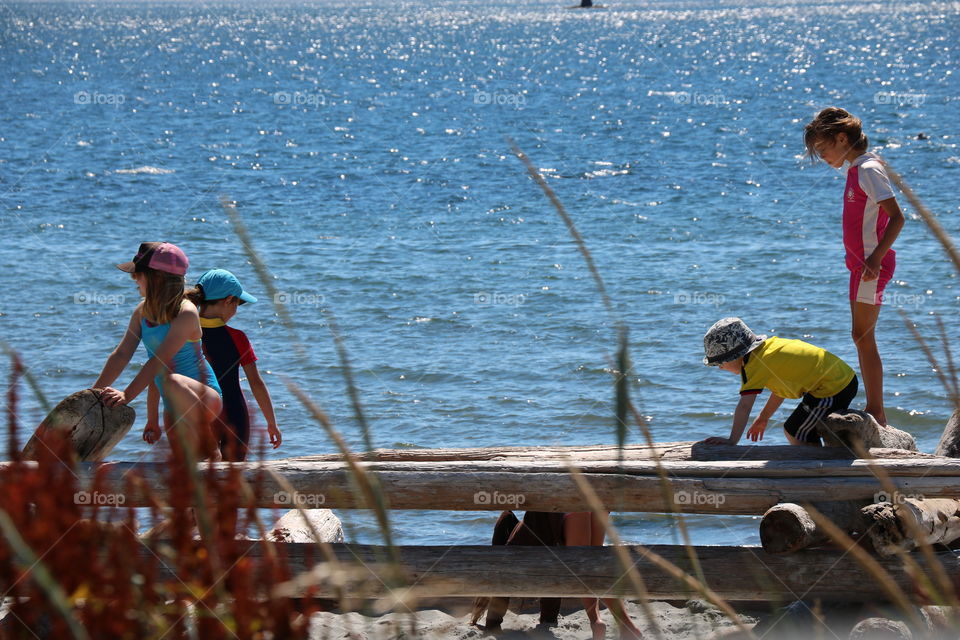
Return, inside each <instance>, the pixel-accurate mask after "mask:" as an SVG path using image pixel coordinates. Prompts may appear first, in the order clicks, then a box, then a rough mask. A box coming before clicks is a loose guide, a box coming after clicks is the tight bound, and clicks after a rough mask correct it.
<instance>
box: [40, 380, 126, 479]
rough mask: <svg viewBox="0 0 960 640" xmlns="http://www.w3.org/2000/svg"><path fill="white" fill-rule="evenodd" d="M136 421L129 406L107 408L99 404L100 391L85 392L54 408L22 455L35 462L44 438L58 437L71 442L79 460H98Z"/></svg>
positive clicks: (73, 395)
mask: <svg viewBox="0 0 960 640" xmlns="http://www.w3.org/2000/svg"><path fill="white" fill-rule="evenodd" d="M135 418H136V414H135V413H134V410H133V408H132V407H128V406H126V405H121V406H117V407H106V406H104V405H103V403H102V402H100V392H99V391H95V390H93V389H84V390H83V391H78V392H76V393H74V394H71V395H69V396H67V397H66V398H65V399H64V400H63V401H61V402H60V404H58V405H57V406H56V407H54V408H53V410H52V411H51V412H50V413H49V415H47V417H46V418H44V420H43V422H41V423H40V426H38V427H37V429H36V431H35V432H34V433H33V436H32V437H31V438H30V440H28V441H27V444H26V445H24V447H23V451H22V452H21V455H22V456H23V458H24V459H25V460H36V459H37V454H38V450H39V448H40V447H42V446H44V445H43V444H42V442H43V439H45V438H47V437H51V436H54V437H55V436H61V437H66V438H69V439H70V442H71V444H72V446H73V449H74V451H76V454H77V459H78V460H80V461H89V462H96V461H100V460H103V459H104V458H105V457H106V456H107V454H109V453H110V452H111V451H112V450H113V448H114V447H115V446H117V443H118V442H120V441H121V440H122V439H123V437H124V436H125V435H127V432H128V431H130V427H131V426H133V421H134V419H135ZM65 462H66V461H65Z"/></svg>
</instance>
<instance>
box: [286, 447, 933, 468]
mask: <svg viewBox="0 0 960 640" xmlns="http://www.w3.org/2000/svg"><path fill="white" fill-rule="evenodd" d="M356 453H357V456H358V458H359V459H362V460H368V461H378V462H444V461H464V462H466V461H484V460H499V461H506V460H537V461H546V460H564V459H568V458H569V459H571V460H575V461H577V462H578V463H583V462H586V461H597V460H617V459H618V457H619V451H618V449H617V447H616V446H614V445H587V446H573V447H565V446H549V447H477V448H471V449H376V450H375V451H372V452H370V453H361V452H356ZM870 453H871V455H873V456H874V457H876V458H915V457H927V456H929V454H924V453H919V452H917V451H904V450H899V449H889V448H876V449H871V451H870ZM855 457H856V456H855V455H854V454H853V452H852V451H850V450H847V449H844V448H832V447H803V448H800V447H793V446H790V445H772V446H767V445H763V446H757V445H708V444H703V443H702V442H661V443H657V444H656V445H655V446H654V447H653V448H650V447H648V446H646V445H639V444H633V445H627V446H626V447H624V450H623V459H624V460H627V461H637V460H652V459H653V458H659V459H660V460H663V461H665V462H666V461H684V460H717V461H721V460H729V461H740V460H849V459H853V458H855ZM342 459H343V458H342V456H341V455H340V454H322V455H312V456H299V457H296V458H289V460H291V461H293V460H301V461H305V462H339V461H341V460H342Z"/></svg>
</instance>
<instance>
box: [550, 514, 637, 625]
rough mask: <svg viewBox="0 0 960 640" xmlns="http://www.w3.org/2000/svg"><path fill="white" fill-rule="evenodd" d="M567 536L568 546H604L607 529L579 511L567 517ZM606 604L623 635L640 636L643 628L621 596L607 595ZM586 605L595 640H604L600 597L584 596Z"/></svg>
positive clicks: (591, 516)
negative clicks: (611, 596) (629, 614)
mask: <svg viewBox="0 0 960 640" xmlns="http://www.w3.org/2000/svg"><path fill="white" fill-rule="evenodd" d="M563 537H564V541H565V544H566V546H568V547H582V546H594V547H602V546H603V539H604V537H605V532H604V530H603V527H602V526H601V524H600V521H599V520H598V519H597V518H596V516H594V515H593V513H591V512H588V511H582V512H578V513H568V514H567V516H566V517H565V518H564V520H563ZM603 603H604V604H605V605H606V607H607V608H608V609H609V610H610V613H611V614H613V618H614V620H616V621H617V627H618V629H619V630H620V637H621V638H631V639H632V638H640V637H641V634H640V629H638V628H637V627H636V626H635V625H634V624H633V621H632V620H630V617H629V616H628V615H627V613H626V610H625V609H624V607H623V603H622V602H621V601H620V599H619V598H604V600H603ZM583 607H584V609H585V610H586V612H587V619H588V620H590V629H591V631H592V633H593V640H602V639H603V638H604V636H605V635H606V631H607V626H606V625H605V624H603V623H602V622H600V602H599V600H597V598H584V599H583Z"/></svg>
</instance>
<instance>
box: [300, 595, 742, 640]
mask: <svg viewBox="0 0 960 640" xmlns="http://www.w3.org/2000/svg"><path fill="white" fill-rule="evenodd" d="M516 605H519V607H517V606H513V607H511V610H510V611H509V612H508V613H507V615H506V616H505V618H504V621H503V630H502V631H501V632H500V633H498V634H494V633H491V632H488V631H486V630H485V629H484V628H483V626H482V625H483V619H481V620H480V626H474V625H471V624H470V615H469V610H468V604H467V603H463V604H462V606H453V607H443V610H441V609H439V608H433V609H424V610H422V611H418V612H417V613H416V614H415V615H412V614H405V613H404V614H400V613H389V614H386V615H383V616H381V617H379V618H375V617H368V616H364V615H361V614H359V613H346V614H336V613H317V614H314V615H313V617H312V619H311V627H312V628H311V635H310V637H311V638H312V639H314V640H335V639H345V638H349V639H351V640H393V639H399V638H423V639H425V640H428V639H429V640H440V639H441V638H453V639H455V640H467V639H476V640H479V639H481V638H545V639H546V638H557V639H558V640H585V639H588V638H590V637H591V634H590V625H589V622H588V620H587V616H586V613H585V612H584V610H583V609H582V608H581V607H578V606H577V603H576V601H574V600H566V599H565V600H564V607H563V609H562V610H561V614H560V619H559V622H558V624H557V625H556V626H554V627H550V628H549V629H542V628H538V626H537V625H538V622H539V613H538V609H537V603H536V601H535V600H532V599H525V600H523V601H522V602H521V601H519V600H518V601H516ZM626 607H627V611H628V613H629V614H630V616H631V617H632V618H633V620H634V622H635V623H636V625H637V626H638V627H639V628H640V629H641V630H642V631H643V633H644V636H645V637H651V638H653V637H656V635H655V632H654V630H653V628H652V625H651V624H650V623H649V622H648V621H647V620H646V617H645V616H644V614H643V611H642V609H641V607H640V605H639V604H637V603H635V602H628V603H627V604H626ZM650 607H651V609H652V610H653V613H654V615H655V616H656V622H657V624H658V625H659V627H660V629H661V631H662V632H663V636H664V637H666V638H677V639H679V640H687V639H690V640H692V639H693V638H704V639H708V638H718V637H723V638H730V637H733V636H732V635H731V634H734V635H735V633H736V632H735V627H734V625H733V624H732V623H731V622H730V620H728V619H727V618H726V617H725V616H724V615H723V614H722V613H721V612H720V611H719V610H717V609H716V608H714V607H711V606H710V605H707V604H705V603H703V602H702V601H697V600H692V601H689V602H688V603H686V606H674V605H673V604H670V603H667V602H652V603H651V604H650ZM600 616H601V620H602V621H603V622H604V623H605V624H606V625H607V635H606V637H607V638H610V639H613V638H618V637H619V636H618V634H617V629H616V625H615V624H614V622H613V617H612V616H611V615H610V612H609V611H607V610H606V609H602V610H601V612H600ZM742 620H743V622H744V623H745V624H746V626H748V627H752V626H753V625H754V624H756V622H757V618H755V617H751V616H748V615H743V616H742Z"/></svg>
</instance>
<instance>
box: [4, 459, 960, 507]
mask: <svg viewBox="0 0 960 640" xmlns="http://www.w3.org/2000/svg"><path fill="white" fill-rule="evenodd" d="M3 464H6V465H9V464H15V463H0V465H3ZM19 464H23V465H26V466H30V465H35V464H36V463H19ZM400 464H401V463H389V466H391V469H389V470H382V469H371V471H373V472H374V473H375V475H376V476H377V478H378V479H379V482H380V486H381V487H382V489H383V492H384V497H385V498H386V501H387V504H388V505H389V507H390V508H392V509H418V510H420V509H423V510H444V511H502V510H503V509H504V508H511V507H516V508H520V509H529V510H533V511H564V512H569V511H585V510H587V509H588V505H587V504H586V503H585V502H584V501H583V499H582V498H581V497H580V493H579V491H578V490H577V486H576V484H575V482H574V480H573V479H572V478H571V477H570V475H569V473H568V470H567V467H566V465H564V464H561V463H557V464H555V465H554V466H553V468H552V470H551V471H549V472H548V471H544V470H539V471H531V470H530V469H529V466H530V465H536V464H538V463H526V465H527V468H524V463H514V464H507V463H495V462H491V463H487V464H488V465H489V466H488V468H487V469H486V470H478V469H470V470H456V468H455V465H451V466H450V467H448V468H442V467H438V468H434V469H430V470H423V469H421V467H423V466H427V465H421V464H416V463H407V464H406V465H404V467H403V469H402V470H401V469H400V468H399V467H398V465H400ZM438 464H439V463H438ZM444 464H447V465H449V464H450V463H444ZM465 464H467V463H465ZM469 464H470V465H475V464H478V463H469ZM685 464H687V463H685ZM717 464H719V463H717ZM797 464H800V465H806V466H805V467H804V466H801V467H797V468H796V469H794V470H792V471H789V472H787V475H786V477H784V473H783V470H781V472H779V474H778V477H772V478H771V477H763V474H764V471H763V469H762V468H758V469H756V470H755V475H754V476H752V477H733V476H732V475H730V476H728V475H726V471H720V472H718V473H717V474H716V475H714V476H705V477H685V476H683V475H679V476H678V475H675V474H673V472H671V471H670V469H669V468H668V469H667V471H668V473H670V474H671V477H670V478H669V485H668V490H667V493H666V495H664V491H663V489H664V487H663V484H662V480H661V479H660V478H659V477H657V476H656V475H642V476H639V475H629V474H618V473H613V472H611V471H610V470H609V469H608V468H605V469H604V470H603V472H593V471H590V470H587V471H585V473H584V477H585V479H586V480H587V481H588V482H589V483H590V484H591V485H592V486H593V488H594V490H595V491H596V492H597V494H598V496H599V497H600V500H601V501H602V503H603V504H604V505H605V506H606V507H607V508H608V509H610V510H612V511H624V512H631V511H646V512H669V511H671V510H677V511H680V512H685V513H713V514H737V515H761V514H763V513H764V512H766V511H767V509H769V508H770V507H772V506H774V505H775V504H777V503H780V502H796V503H798V504H803V503H806V502H834V501H837V500H865V501H868V500H870V499H871V498H872V497H873V496H874V495H875V494H876V493H878V492H879V491H881V490H882V485H881V484H880V482H879V481H878V480H877V479H876V478H875V477H874V475H873V473H874V471H873V470H872V468H871V466H869V465H874V466H876V467H880V468H892V469H899V471H897V472H895V473H894V472H891V473H890V475H891V476H892V477H891V482H892V483H893V485H894V487H895V488H896V489H897V490H898V491H900V492H901V493H903V494H911V493H912V494H918V495H919V494H922V495H924V496H927V497H931V498H933V497H953V496H955V495H956V494H957V486H958V484H960V482H958V476H957V471H958V469H960V460H953V459H949V458H930V459H917V460H915V461H913V462H910V463H908V462H906V461H903V460H879V461H876V460H874V461H866V460H865V461H856V460H854V461H835V462H832V463H830V464H831V465H835V468H836V474H834V473H833V471H832V470H831V468H829V467H830V465H828V464H827V463H826V462H814V461H801V462H799V463H797ZM381 465H383V466H386V465H387V463H372V464H371V465H370V466H373V467H376V466H381ZM811 465H813V466H816V467H818V468H817V469H813V470H811V468H810V467H811ZM99 466H102V467H103V470H102V473H103V481H104V482H105V483H106V484H105V485H101V487H102V486H108V487H110V490H111V491H114V492H117V493H121V494H123V495H124V500H125V502H124V504H125V505H127V506H131V507H139V506H148V505H149V502H148V501H147V494H148V492H149V493H151V494H152V495H154V496H156V497H157V498H158V499H162V500H168V496H167V495H166V492H167V484H168V482H167V479H168V477H169V473H170V470H169V468H168V466H167V465H165V464H158V463H138V464H134V463H126V462H123V463H121V462H116V463H108V464H102V465H91V464H90V463H81V464H79V465H78V466H77V469H76V471H75V472H76V474H77V478H78V487H77V489H78V490H82V491H90V490H91V483H92V478H93V474H94V473H95V472H96V470H97V468H98V467H99ZM230 466H231V464H230V463H218V464H211V465H210V467H211V468H212V471H211V472H212V473H213V474H214V476H215V477H216V478H221V479H224V480H226V479H227V478H228V476H229V469H230ZM238 466H240V468H241V469H242V476H243V478H244V479H245V480H246V481H247V482H248V483H249V484H250V485H251V487H253V490H254V494H253V497H252V501H250V502H249V504H248V503H247V501H246V499H243V506H254V507H274V506H277V507H289V505H290V504H315V505H323V506H324V507H326V508H332V509H368V508H371V505H369V504H367V503H366V501H365V499H364V497H363V495H362V493H361V492H359V491H357V489H356V482H355V479H354V477H353V475H352V473H351V472H350V470H349V469H347V468H346V465H344V464H338V463H324V462H314V463H311V462H302V461H301V462H297V461H283V460H275V461H271V462H266V463H263V464H262V465H260V464H257V463H243V464H240V465H238ZM759 466H760V467H763V466H764V465H759ZM726 467H729V465H726ZM726 467H720V468H719V469H725V468H726ZM200 468H201V469H203V470H205V469H206V468H207V465H206V464H203V465H201V466H200ZM493 469H496V470H493ZM267 470H270V471H274V472H276V473H277V474H279V475H281V476H283V477H285V478H286V479H287V481H289V482H290V484H291V485H292V486H293V487H294V489H295V490H296V491H297V492H298V493H299V496H298V497H294V496H290V495H289V494H288V493H287V492H286V490H285V488H284V485H282V484H281V483H280V482H279V481H278V480H276V479H275V478H273V477H272V476H271V474H269V473H266V471H267ZM715 471H718V470H715ZM645 473H648V474H649V473H650V471H649V470H647V471H645ZM844 474H855V475H849V477H840V476H842V475H844ZM790 476H793V477H790ZM825 478H829V482H825ZM99 490H101V491H102V490H103V489H102V488H101V489H99ZM294 500H296V501H297V502H294Z"/></svg>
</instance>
